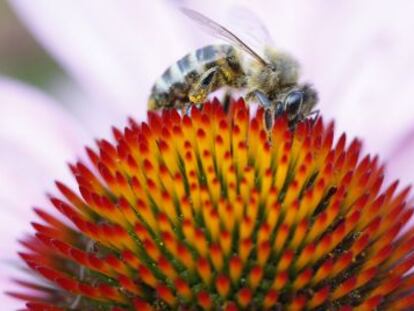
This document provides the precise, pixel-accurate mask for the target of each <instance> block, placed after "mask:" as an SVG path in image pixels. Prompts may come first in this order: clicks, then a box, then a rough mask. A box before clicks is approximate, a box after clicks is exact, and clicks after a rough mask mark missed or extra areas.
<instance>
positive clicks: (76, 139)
mask: <svg viewBox="0 0 414 311" xmlns="http://www.w3.org/2000/svg"><path fill="white" fill-rule="evenodd" d="M0 103H1V107H0V111H1V115H2V119H1V126H0V149H1V153H0V206H1V214H2V221H1V226H0V227H1V229H0V236H1V237H2V243H1V245H0V261H1V266H2V267H1V269H3V268H4V267H3V266H4V263H5V261H6V263H7V262H8V263H10V261H12V260H14V259H16V258H15V256H14V254H13V253H15V250H16V249H17V243H16V241H17V239H18V238H21V237H22V234H23V233H24V232H26V231H27V230H28V229H29V227H28V224H29V219H30V218H32V216H33V214H32V212H31V207H32V206H33V204H37V205H41V206H44V204H46V198H45V195H44V193H45V190H46V189H48V188H49V189H51V188H52V181H53V178H56V176H59V178H61V179H63V180H65V181H69V172H68V169H67V168H66V165H65V160H68V159H73V158H74V157H73V155H74V154H75V153H76V152H79V151H80V148H81V145H82V143H84V142H85V141H86V138H87V136H86V134H85V133H83V132H82V130H81V127H80V126H79V124H76V122H75V121H74V120H73V119H72V118H70V117H69V116H68V115H67V114H66V113H65V112H64V111H63V110H61V109H59V105H58V103H56V102H55V101H53V100H52V99H51V98H48V97H47V96H45V95H44V94H42V93H41V92H39V91H37V90H35V89H33V88H30V87H28V86H25V85H22V84H20V83H18V82H16V81H11V80H8V79H6V78H2V77H0ZM11 249H14V251H12V252H11V251H10V250H11ZM6 268H7V267H6ZM7 269H9V268H7ZM3 281H4V280H3ZM3 281H2V283H1V284H0V285H1V286H3V283H4V282H3ZM4 289H5V287H1V288H0V291H1V292H2V293H3V292H4ZM7 289H10V288H9V287H8V288H7ZM8 300H9V299H8V298H4V297H2V298H1V301H2V302H3V301H8ZM7 309H8V310H11V309H16V308H14V307H10V308H7Z"/></svg>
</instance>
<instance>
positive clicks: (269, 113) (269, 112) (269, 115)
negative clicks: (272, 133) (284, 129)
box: [254, 91, 275, 131]
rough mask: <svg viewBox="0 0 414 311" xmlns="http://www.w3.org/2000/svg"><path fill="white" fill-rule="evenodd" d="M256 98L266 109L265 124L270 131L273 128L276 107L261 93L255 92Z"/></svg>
mask: <svg viewBox="0 0 414 311" xmlns="http://www.w3.org/2000/svg"><path fill="white" fill-rule="evenodd" d="M254 94H255V96H256V98H257V99H258V100H259V102H260V105H261V106H262V107H263V109H264V123H265V127H266V129H267V130H268V131H269V130H271V129H272V127H273V119H274V115H275V107H274V106H273V105H272V102H271V101H270V100H269V98H267V96H266V95H265V94H264V93H263V92H261V91H254Z"/></svg>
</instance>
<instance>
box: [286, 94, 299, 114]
mask: <svg viewBox="0 0 414 311" xmlns="http://www.w3.org/2000/svg"><path fill="white" fill-rule="evenodd" d="M302 102H303V92H300V91H292V92H290V93H289V94H288V95H287V96H286V98H285V107H286V112H287V114H288V115H289V116H296V115H297V114H298V112H299V109H300V106H301V105H302Z"/></svg>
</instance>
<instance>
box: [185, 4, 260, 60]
mask: <svg viewBox="0 0 414 311" xmlns="http://www.w3.org/2000/svg"><path fill="white" fill-rule="evenodd" d="M181 11H182V12H183V14H184V15H186V16H187V17H189V18H190V19H192V20H194V21H196V22H197V23H198V24H199V25H201V26H203V27H204V28H206V29H207V31H208V32H210V33H212V34H213V35H216V36H218V37H220V38H221V39H224V40H226V41H228V42H229V43H231V44H233V45H235V46H236V47H238V48H239V49H241V50H243V51H244V52H246V53H248V54H249V55H251V56H252V57H253V58H255V59H256V60H257V61H259V62H260V63H261V64H262V65H267V62H266V61H265V60H264V59H263V58H262V57H261V56H260V55H259V54H257V53H256V52H255V51H254V50H253V49H251V48H250V47H249V46H248V45H247V44H246V43H244V42H243V41H242V40H241V39H240V38H238V37H237V36H236V35H235V34H233V33H232V32H231V31H230V30H228V29H227V28H226V27H224V26H222V25H220V24H218V23H217V22H215V21H213V20H212V19H210V18H208V17H207V16H205V15H203V14H201V13H199V12H197V11H194V10H191V9H189V8H181Z"/></svg>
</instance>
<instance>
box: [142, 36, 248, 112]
mask: <svg viewBox="0 0 414 311" xmlns="http://www.w3.org/2000/svg"><path fill="white" fill-rule="evenodd" d="M230 63H231V64H230ZM223 64H227V65H228V67H229V68H231V67H232V66H233V67H238V68H240V66H239V65H238V59H237V56H236V50H235V49H234V48H233V47H232V46H231V45H225V44H223V45H208V46H205V47H203V48H200V49H198V50H196V51H194V52H192V53H189V54H187V55H185V56H184V57H183V58H181V59H180V60H179V61H178V62H176V63H175V64H173V65H172V66H170V67H169V68H168V69H167V70H166V71H165V72H164V73H163V74H162V75H161V77H160V78H159V79H158V80H157V81H156V83H155V84H154V86H153V88H152V90H151V96H150V99H149V103H148V107H149V109H151V110H152V109H160V108H168V107H175V108H179V107H182V106H183V105H184V104H186V103H188V102H189V99H188V94H189V91H190V89H191V86H192V85H193V84H194V83H195V82H197V80H198V79H199V77H200V76H201V75H202V74H203V73H204V72H205V71H206V70H208V69H209V68H211V67H214V66H222V65H223ZM232 70H233V69H232Z"/></svg>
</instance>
